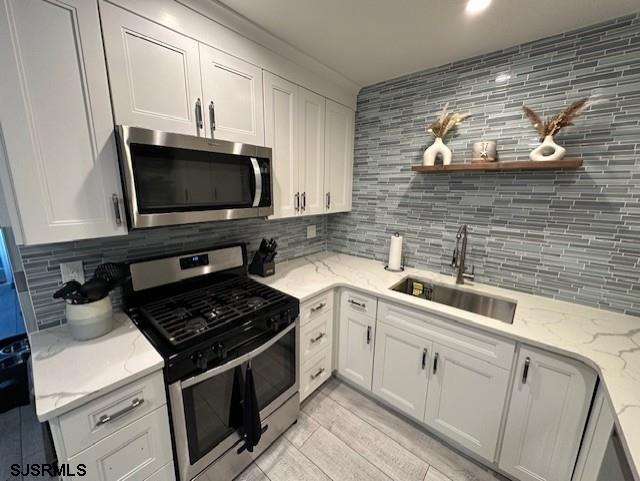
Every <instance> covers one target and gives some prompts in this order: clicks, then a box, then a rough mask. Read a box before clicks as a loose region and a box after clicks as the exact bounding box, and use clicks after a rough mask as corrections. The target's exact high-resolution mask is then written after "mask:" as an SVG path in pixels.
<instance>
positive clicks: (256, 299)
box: [247, 296, 266, 309]
mask: <svg viewBox="0 0 640 481" xmlns="http://www.w3.org/2000/svg"><path fill="white" fill-rule="evenodd" d="M265 302H266V301H265V300H264V299H263V298H262V297H260V296H253V297H250V298H249V299H247V305H248V306H249V307H251V308H253V309H257V308H259V307H261V306H262V305H263V304H264V303H265Z"/></svg>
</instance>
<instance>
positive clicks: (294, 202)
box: [293, 192, 300, 212]
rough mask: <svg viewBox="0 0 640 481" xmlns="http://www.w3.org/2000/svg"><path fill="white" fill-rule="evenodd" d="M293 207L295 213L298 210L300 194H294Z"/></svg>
mask: <svg viewBox="0 0 640 481" xmlns="http://www.w3.org/2000/svg"><path fill="white" fill-rule="evenodd" d="M293 206H294V208H295V209H296V212H298V211H299V210H300V192H296V193H295V195H294V196H293Z"/></svg>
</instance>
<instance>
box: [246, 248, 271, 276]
mask: <svg viewBox="0 0 640 481" xmlns="http://www.w3.org/2000/svg"><path fill="white" fill-rule="evenodd" d="M265 259H266V255H265V254H263V253H262V252H260V251H258V252H256V253H255V255H254V256H253V260H252V261H251V264H249V272H250V273H251V274H255V275H258V276H261V277H268V276H272V275H274V274H275V273H276V263H275V261H274V260H273V259H272V260H270V261H267V260H265Z"/></svg>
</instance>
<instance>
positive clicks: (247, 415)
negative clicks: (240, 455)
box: [243, 363, 262, 453]
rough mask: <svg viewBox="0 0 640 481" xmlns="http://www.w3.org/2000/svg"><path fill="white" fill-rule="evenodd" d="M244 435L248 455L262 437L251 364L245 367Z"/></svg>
mask: <svg viewBox="0 0 640 481" xmlns="http://www.w3.org/2000/svg"><path fill="white" fill-rule="evenodd" d="M243 418H244V423H243V424H244V435H245V445H244V446H245V448H246V449H247V451H249V452H250V453H252V452H253V448H254V447H255V446H257V445H258V443H259V442H260V438H261V437H262V423H261V421H260V408H259V407H258V397H257V396H256V385H255V384H254V382H253V372H252V370H251V363H249V365H248V366H247V372H246V373H245V383H244V412H243Z"/></svg>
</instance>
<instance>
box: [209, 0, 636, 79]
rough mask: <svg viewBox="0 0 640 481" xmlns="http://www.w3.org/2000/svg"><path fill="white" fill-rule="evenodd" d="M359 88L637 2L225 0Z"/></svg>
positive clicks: (632, 8)
mask: <svg viewBox="0 0 640 481" xmlns="http://www.w3.org/2000/svg"><path fill="white" fill-rule="evenodd" d="M220 1H221V2H222V3H223V4H225V5H227V6H228V7H230V8H231V9H233V10H235V11H236V12H237V13H239V14H240V15H242V16H244V17H246V18H247V19H249V20H250V21H252V22H254V23H256V24H257V25H259V26H260V27H262V28H264V29H265V30H267V31H268V32H270V33H271V34H273V35H275V36H276V37H279V38H280V39H282V40H284V41H285V42H287V43H289V44H291V45H293V46H294V47H296V48H298V49H299V50H301V51H302V52H304V53H306V54H307V55H310V56H311V57H314V58H315V59H316V60H318V61H320V62H321V63H323V64H325V65H327V66H328V67H330V68H332V69H334V70H335V71H337V72H338V73H340V74H342V75H344V76H345V77H347V78H349V79H351V80H353V81H354V82H356V83H357V84H358V85H360V86H364V85H370V84H372V83H375V82H379V81H382V80H387V79H390V78H394V77H398V76H400V75H403V74H407V73H411V72H416V71H418V70H422V69H425V68H428V67H435V66H438V65H442V64H446V63H449V62H452V61H455V60H462V59H465V58H469V57H472V56H474V55H478V54H482V53H487V52H492V51H495V50H499V49H502V48H505V47H511V46H513V45H518V44H520V43H523V42H527V41H530V40H535V39H539V38H543V37H546V36H549V35H553V34H556V33H560V32H565V31H567V30H570V29H573V28H577V27H581V26H585V25H590V24H593V23H598V22H601V21H603V20H606V19H609V18H614V17H618V16H621V15H625V14H628V13H632V12H636V11H640V4H639V3H638V0H493V1H492V3H491V5H490V6H489V8H488V9H487V10H485V11H484V12H482V13H480V14H477V15H475V16H470V15H468V14H466V13H465V5H466V0H220Z"/></svg>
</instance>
